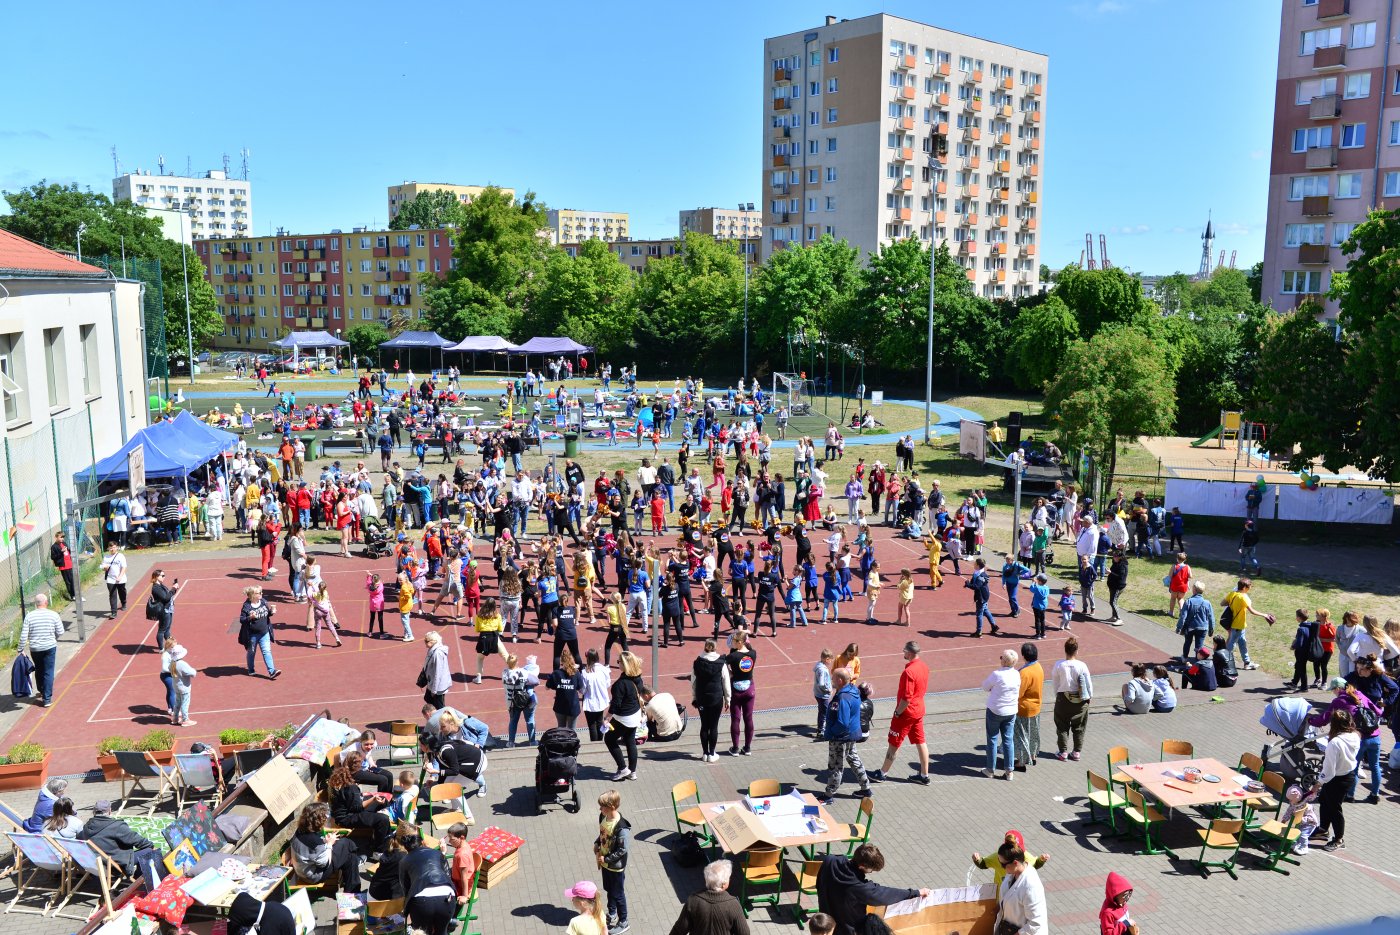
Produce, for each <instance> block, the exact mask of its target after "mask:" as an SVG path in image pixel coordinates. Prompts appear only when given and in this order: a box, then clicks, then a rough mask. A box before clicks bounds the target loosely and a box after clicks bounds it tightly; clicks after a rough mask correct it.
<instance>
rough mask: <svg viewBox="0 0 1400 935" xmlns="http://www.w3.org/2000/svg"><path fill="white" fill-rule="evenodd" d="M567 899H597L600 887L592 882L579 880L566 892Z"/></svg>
mask: <svg viewBox="0 0 1400 935" xmlns="http://www.w3.org/2000/svg"><path fill="white" fill-rule="evenodd" d="M564 898H565V899H597V898H598V887H597V886H596V885H595V884H594V883H593V881H592V880H579V881H578V882H577V883H575V884H574V885H573V886H571V887H569V888H568V889H566V890H565V891H564Z"/></svg>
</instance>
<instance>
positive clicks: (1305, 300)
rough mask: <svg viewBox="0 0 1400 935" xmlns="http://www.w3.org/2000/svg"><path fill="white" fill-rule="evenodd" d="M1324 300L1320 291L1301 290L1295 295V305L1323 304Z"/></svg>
mask: <svg viewBox="0 0 1400 935" xmlns="http://www.w3.org/2000/svg"><path fill="white" fill-rule="evenodd" d="M1322 301H1323V299H1322V294H1321V293H1320V292H1299V293H1298V294H1297V295H1295V296H1294V297H1293V307H1294V308H1302V307H1303V306H1305V305H1306V306H1321V305H1322Z"/></svg>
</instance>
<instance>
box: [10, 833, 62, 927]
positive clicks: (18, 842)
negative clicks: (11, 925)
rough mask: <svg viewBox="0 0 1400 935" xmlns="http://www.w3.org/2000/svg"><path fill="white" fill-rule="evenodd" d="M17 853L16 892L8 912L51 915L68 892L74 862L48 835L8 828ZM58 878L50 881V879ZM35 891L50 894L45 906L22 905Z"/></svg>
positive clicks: (11, 842)
mask: <svg viewBox="0 0 1400 935" xmlns="http://www.w3.org/2000/svg"><path fill="white" fill-rule="evenodd" d="M5 837H7V838H9V839H10V844H11V845H13V847H14V855H15V872H14V878H15V895H14V898H13V899H11V900H10V904H9V905H8V906H6V907H5V911H6V912H7V913H8V912H30V913H34V914H35V915H41V916H47V915H49V913H50V912H51V911H52V909H53V907H54V904H55V903H56V902H58V900H60V899H62V898H63V896H64V895H65V894H66V893H67V892H68V882H69V878H70V873H71V870H72V866H73V862H72V859H71V858H69V856H68V852H67V851H65V850H64V849H63V848H62V847H60V846H59V845H58V842H57V841H55V840H54V839H53V838H51V837H49V836H48V835H47V834H30V833H29V832H26V831H8V832H6V833H5ZM49 876H52V877H54V878H55V879H54V880H53V881H52V883H50V882H49V881H48V880H47V879H46V878H47V877H49ZM31 894H40V895H47V897H48V898H47V899H45V900H44V906H43V908H42V909H35V908H33V907H32V906H27V905H26V906H22V905H20V900H21V899H26V898H28V897H29V896H30V895H31Z"/></svg>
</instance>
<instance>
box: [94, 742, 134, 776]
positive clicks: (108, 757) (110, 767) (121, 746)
mask: <svg viewBox="0 0 1400 935" xmlns="http://www.w3.org/2000/svg"><path fill="white" fill-rule="evenodd" d="M135 749H136V741H134V740H132V739H131V738H130V737H121V736H114V737H103V738H102V739H101V740H99V741H98V742H97V765H98V766H100V767H102V778H103V780H104V781H106V782H112V781H113V780H116V779H120V778H121V775H122V770H121V767H120V766H118V765H117V758H116V757H115V756H113V755H112V754H113V753H114V752H115V751H117V750H135Z"/></svg>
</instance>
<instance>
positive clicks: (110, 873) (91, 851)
mask: <svg viewBox="0 0 1400 935" xmlns="http://www.w3.org/2000/svg"><path fill="white" fill-rule="evenodd" d="M205 759H206V760H207V759H208V757H205ZM56 840H57V843H58V846H59V847H61V848H63V850H64V851H65V852H66V853H67V854H68V857H69V859H70V860H72V862H73V863H72V867H71V868H70V871H69V883H68V892H67V893H66V894H65V895H64V897H63V901H62V902H60V903H59V904H58V905H57V906H55V907H54V909H53V915H54V916H56V917H61V918H65V919H79V920H82V921H86V920H87V919H89V918H91V917H92V915H93V914H94V912H95V911H96V910H84V912H83V914H82V915H77V916H65V915H63V908H64V907H65V906H67V905H68V901H69V900H71V899H72V898H73V897H74V896H76V895H78V893H79V892H80V891H81V890H82V888H83V884H84V883H86V882H87V881H88V880H92V881H93V882H94V883H95V884H96V886H97V892H96V893H95V894H93V895H96V896H97V897H98V899H99V900H100V906H99V908H102V909H105V910H106V914H105V915H104V916H103V917H102V918H103V921H109V920H111V919H112V917H113V916H115V915H116V912H115V911H114V910H113V909H112V889H113V886H114V884H118V883H121V882H123V881H124V880H126V879H127V873H126V871H125V870H123V869H122V868H121V865H120V864H118V863H117V862H116V861H115V860H113V859H112V858H110V857H108V856H107V854H106V853H105V852H103V850H102V848H100V847H98V846H97V845H95V844H93V843H92V842H91V841H74V840H69V839H66V838H58V839H56ZM79 872H81V873H82V876H78V873H79Z"/></svg>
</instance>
